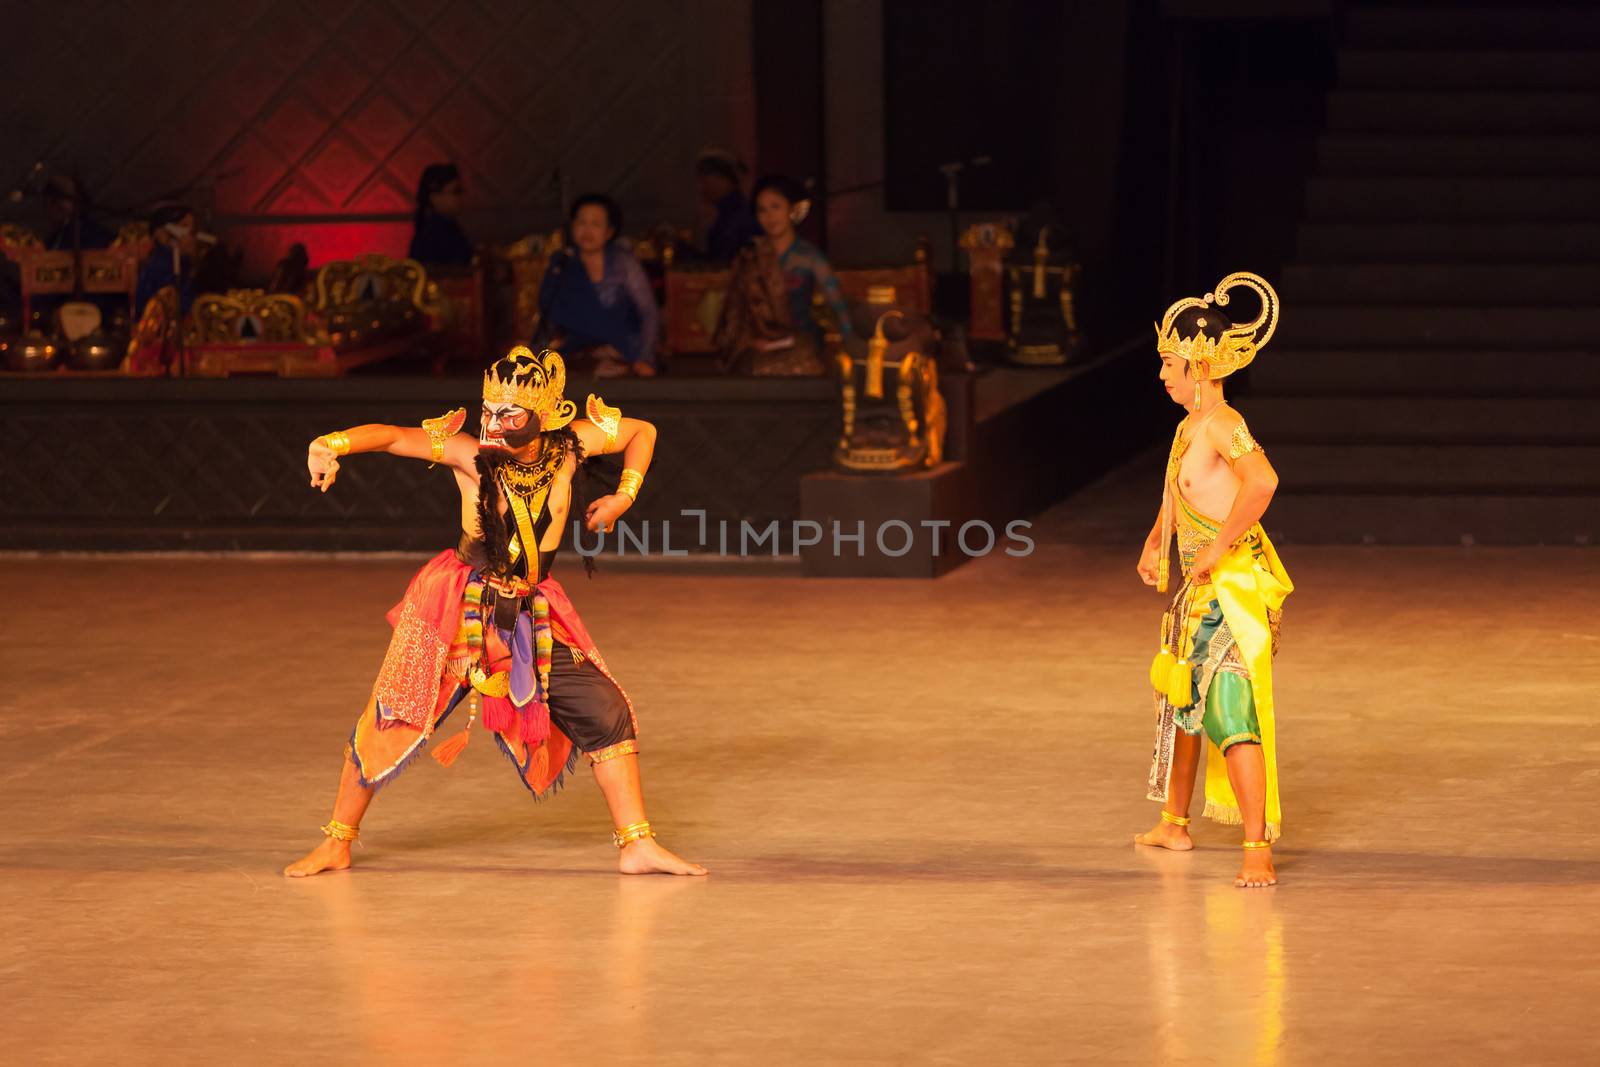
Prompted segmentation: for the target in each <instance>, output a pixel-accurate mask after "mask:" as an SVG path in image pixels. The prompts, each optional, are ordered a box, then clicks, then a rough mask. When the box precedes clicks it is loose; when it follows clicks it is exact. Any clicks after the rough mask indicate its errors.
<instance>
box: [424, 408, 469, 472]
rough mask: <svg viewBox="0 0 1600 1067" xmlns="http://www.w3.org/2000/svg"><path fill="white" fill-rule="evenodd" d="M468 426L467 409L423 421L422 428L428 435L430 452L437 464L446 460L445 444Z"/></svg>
mask: <svg viewBox="0 0 1600 1067" xmlns="http://www.w3.org/2000/svg"><path fill="white" fill-rule="evenodd" d="M466 424H467V409H466V408H456V409H455V410H454V411H447V412H445V413H444V414H443V415H440V416H439V417H438V418H436V419H423V420H422V428H423V430H425V431H426V432H427V434H428V451H429V452H430V453H431V454H432V456H433V461H434V462H435V463H438V462H439V461H440V460H442V459H444V443H445V442H446V441H448V440H450V438H452V437H454V436H455V435H456V434H458V433H460V432H461V427H463V426H465V425H466Z"/></svg>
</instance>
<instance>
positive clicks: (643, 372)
mask: <svg viewBox="0 0 1600 1067" xmlns="http://www.w3.org/2000/svg"><path fill="white" fill-rule="evenodd" d="M633 373H634V374H635V375H637V376H638V377H640V378H654V377H655V376H656V369H655V368H654V367H652V366H651V365H650V364H648V363H635V364H634V365H633Z"/></svg>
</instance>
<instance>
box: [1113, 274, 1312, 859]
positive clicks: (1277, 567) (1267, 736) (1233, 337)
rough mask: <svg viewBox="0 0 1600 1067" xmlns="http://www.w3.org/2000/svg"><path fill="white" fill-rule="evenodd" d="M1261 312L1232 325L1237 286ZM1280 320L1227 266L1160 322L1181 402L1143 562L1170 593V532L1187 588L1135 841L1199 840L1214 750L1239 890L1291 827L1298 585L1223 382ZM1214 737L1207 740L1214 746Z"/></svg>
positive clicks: (1173, 624) (1274, 305)
mask: <svg viewBox="0 0 1600 1067" xmlns="http://www.w3.org/2000/svg"><path fill="white" fill-rule="evenodd" d="M1240 288H1243V289H1249V290H1251V291H1253V292H1254V293H1255V295H1256V296H1257V297H1259V298H1260V302H1261V310H1260V312H1259V313H1258V314H1257V315H1256V316H1255V318H1254V319H1253V320H1252V321H1250V322H1247V323H1243V324H1240V325H1235V324H1234V322H1233V321H1231V320H1230V319H1229V318H1228V316H1227V315H1226V314H1225V313H1224V312H1223V311H1222V308H1224V307H1225V306H1227V305H1228V303H1229V294H1230V292H1231V291H1233V290H1236V289H1240ZM1277 325H1278V294H1277V293H1275V292H1273V290H1272V287H1271V286H1270V285H1268V284H1267V283H1266V281H1265V280H1264V279H1262V278H1260V277H1257V276H1256V275H1254V274H1247V273H1243V272H1241V273H1238V274H1230V275H1228V276H1227V277H1226V278H1224V279H1222V281H1221V282H1219V283H1217V287H1216V290H1215V291H1214V292H1211V293H1207V294H1206V295H1205V296H1204V297H1202V298H1199V299H1196V298H1192V297H1191V298H1187V299H1184V300H1180V301H1178V302H1177V303H1175V304H1173V305H1172V306H1171V307H1170V308H1168V309H1167V313H1166V315H1165V317H1164V318H1163V319H1162V321H1161V324H1160V325H1159V326H1157V327H1156V351H1157V353H1158V354H1159V355H1160V356H1161V381H1162V384H1163V385H1165V386H1166V390H1167V395H1169V396H1170V397H1172V400H1173V403H1175V404H1177V405H1179V406H1180V407H1182V408H1184V409H1185V415H1184V418H1183V421H1182V422H1180V423H1179V424H1178V429H1177V432H1176V433H1174V434H1173V437H1172V451H1171V452H1170V454H1169V455H1168V458H1167V471H1166V480H1165V483H1164V487H1163V491H1162V496H1161V513H1160V515H1159V516H1158V517H1157V519H1156V524H1155V526H1154V528H1152V529H1151V531H1150V536H1149V537H1148V538H1146V539H1145V545H1144V552H1143V554H1142V555H1141V556H1140V557H1139V577H1140V578H1141V579H1143V581H1144V583H1145V584H1146V585H1152V586H1155V587H1156V588H1157V589H1158V590H1159V591H1161V592H1163V593H1164V592H1166V591H1167V584H1168V570H1169V562H1168V552H1169V551H1170V547H1171V544H1172V538H1173V534H1174V532H1175V533H1176V535H1177V538H1178V558H1179V561H1180V563H1181V566H1182V576H1183V582H1182V584H1181V585H1180V586H1179V587H1178V590H1177V593H1176V594H1175V595H1174V596H1173V598H1172V604H1171V607H1170V608H1169V609H1168V611H1167V613H1166V615H1165V616H1163V617H1162V620H1161V637H1160V650H1159V651H1158V652H1157V654H1156V658H1155V662H1154V663H1153V664H1152V665H1151V668H1150V682H1151V685H1152V686H1154V688H1155V693H1156V697H1155V699H1156V709H1157V713H1158V722H1159V732H1158V734H1157V737H1156V750H1155V756H1154V759H1153V761H1152V764H1151V767H1150V791H1149V797H1150V799H1151V800H1159V801H1162V802H1163V806H1162V809H1161V821H1160V822H1158V823H1157V824H1156V827H1155V829H1153V830H1151V831H1149V832H1148V833H1143V834H1139V835H1138V836H1137V837H1135V838H1134V840H1135V841H1136V842H1138V843H1139V844H1141V845H1154V846H1157V847H1160V848H1168V849H1173V850H1175V851H1187V850H1188V849H1192V848H1193V847H1194V842H1193V841H1191V840H1190V838H1189V830H1188V826H1189V801H1190V798H1191V797H1192V796H1193V795H1194V783H1195V775H1196V773H1197V772H1198V770H1199V764H1200V750H1201V748H1202V747H1204V748H1205V749H1206V751H1207V758H1206V803H1205V812H1204V814H1205V815H1206V817H1207V818H1210V819H1214V820H1216V821H1217V822H1221V823H1227V824H1230V825H1235V826H1237V825H1240V824H1242V825H1243V827H1244V836H1245V841H1244V850H1245V851H1244V865H1243V867H1242V868H1241V869H1240V871H1239V876H1238V877H1237V878H1236V879H1235V880H1234V884H1235V885H1237V886H1240V887H1241V888H1254V887H1259V886H1269V885H1276V884H1277V880H1278V876H1277V872H1276V870H1274V868H1273V865H1272V844H1271V843H1272V842H1273V841H1274V840H1276V839H1277V838H1278V836H1279V834H1280V833H1281V827H1282V824H1283V815H1282V808H1281V806H1280V804H1279V801H1278V770H1277V751H1276V732H1275V727H1274V719H1273V706H1272V658H1273V653H1274V652H1275V651H1276V647H1277V641H1278V622H1279V619H1280V618H1281V616H1282V610H1283V601H1284V598H1285V597H1287V596H1288V595H1289V593H1290V592H1292V591H1293V589H1294V586H1293V585H1292V584H1290V582H1289V575H1288V574H1287V573H1286V572H1285V571H1284V569H1283V564H1281V563H1280V562H1279V561H1278V554H1277V553H1276V552H1275V551H1273V548H1272V542H1271V541H1269V540H1267V535H1266V533H1265V532H1264V531H1263V530H1262V529H1261V525H1260V520H1261V516H1262V515H1263V514H1264V513H1265V512H1266V510H1267V505H1268V504H1269V503H1270V502H1271V501H1272V495H1273V493H1274V492H1275V491H1276V490H1277V487H1278V475H1277V473H1276V472H1275V471H1274V470H1273V469H1272V464H1271V463H1269V462H1267V457H1266V454H1265V453H1264V452H1263V451H1262V449H1261V446H1260V445H1258V444H1257V443H1256V441H1255V438H1253V437H1251V436H1250V430H1249V428H1248V427H1246V426H1245V422H1244V418H1243V417H1242V416H1240V414H1239V413H1238V412H1237V411H1235V410H1234V409H1233V408H1232V407H1230V406H1229V405H1228V402H1227V401H1226V400H1225V399H1223V395H1222V382H1223V379H1225V378H1227V376H1228V375H1230V374H1232V373H1233V372H1234V371H1236V370H1238V369H1240V368H1241V367H1244V366H1245V365H1247V364H1248V363H1249V362H1250V361H1251V360H1252V359H1254V358H1255V356H1256V353H1257V352H1259V351H1260V350H1261V349H1262V348H1263V347H1264V346H1265V345H1266V343H1267V342H1268V341H1269V340H1270V339H1271V337H1272V332H1273V330H1274V329H1276V328H1277ZM1207 741H1209V742H1210V744H1209V745H1208V744H1206V742H1207Z"/></svg>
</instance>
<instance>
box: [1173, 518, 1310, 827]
mask: <svg viewBox="0 0 1600 1067" xmlns="http://www.w3.org/2000/svg"><path fill="white" fill-rule="evenodd" d="M1173 492H1174V494H1175V495H1178V494H1177V487H1176V486H1174V487H1173ZM1178 504H1179V507H1178V508H1177V512H1178V525H1179V527H1180V532H1179V544H1180V545H1182V544H1183V543H1184V539H1185V538H1184V533H1185V532H1186V531H1183V530H1182V527H1183V526H1184V525H1185V523H1187V522H1189V521H1191V520H1190V518H1189V516H1188V515H1186V514H1185V513H1186V512H1193V515H1194V517H1195V518H1198V519H1200V520H1201V522H1203V523H1209V524H1211V532H1212V536H1214V531H1216V530H1218V529H1220V528H1221V527H1222V523H1220V522H1217V521H1216V520H1215V519H1211V518H1209V517H1207V516H1205V515H1203V514H1201V513H1200V512H1198V511H1195V510H1194V508H1193V506H1192V505H1190V504H1189V502H1188V501H1187V500H1184V499H1183V498H1182V496H1181V495H1178ZM1202 530H1203V527H1201V526H1199V525H1198V524H1196V526H1195V527H1194V528H1193V529H1191V530H1190V531H1187V532H1188V533H1190V534H1192V535H1199V537H1198V538H1196V540H1200V539H1204V534H1203V533H1202ZM1258 537H1259V542H1258V541H1257V538H1258ZM1190 543H1191V544H1193V543H1195V541H1194V540H1191V542H1190ZM1207 584H1209V585H1210V586H1211V590H1210V591H1209V593H1208V591H1207V590H1206V589H1205V588H1204V586H1202V587H1201V588H1199V589H1197V590H1196V591H1195V600H1196V601H1197V602H1198V603H1201V604H1207V603H1209V602H1210V600H1211V597H1212V596H1215V597H1216V600H1217V604H1218V605H1219V606H1220V607H1221V608H1222V617H1223V618H1224V619H1225V620H1227V623H1228V628H1229V629H1230V630H1232V631H1233V639H1234V641H1235V643H1236V644H1237V645H1238V648H1239V658H1240V659H1241V660H1243V661H1244V665H1245V667H1246V669H1248V670H1249V672H1250V691H1251V695H1252V696H1254V697H1255V703H1256V721H1257V723H1258V724H1259V725H1260V727H1261V751H1262V755H1263V756H1264V757H1265V758H1266V763H1267V838H1268V840H1273V839H1275V838H1277V837H1278V836H1279V834H1280V833H1282V825H1283V808H1282V806H1281V804H1280V803H1279V800H1278V754H1277V730H1276V728H1275V725H1274V720H1273V704H1272V630H1271V627H1270V624H1269V623H1268V620H1267V612H1268V611H1271V612H1273V613H1274V614H1276V613H1277V612H1279V611H1281V610H1282V608H1283V602H1284V600H1285V599H1286V598H1287V597H1288V595H1289V594H1290V593H1292V592H1294V584H1293V583H1292V582H1291V581H1290V580H1289V573H1288V572H1287V571H1286V570H1284V569H1283V563H1282V562H1281V561H1280V560H1279V559H1278V553H1277V550H1276V549H1274V548H1273V547H1272V542H1271V541H1270V540H1268V539H1267V535H1266V532H1265V531H1263V530H1262V529H1261V527H1260V526H1259V525H1258V526H1255V527H1252V528H1251V530H1250V532H1249V533H1248V534H1246V535H1245V536H1244V537H1242V538H1240V539H1239V541H1238V543H1236V544H1235V545H1234V546H1233V547H1232V548H1231V549H1229V550H1228V552H1227V554H1226V555H1224V556H1223V557H1222V561H1221V562H1220V563H1218V564H1217V566H1216V567H1215V568H1214V569H1213V570H1212V572H1211V581H1210V582H1209V583H1207ZM1201 700H1202V702H1203V701H1204V700H1205V694H1203V693H1202V694H1201ZM1205 816H1206V818H1208V819H1215V820H1216V821H1218V822H1223V823H1229V824H1232V825H1238V824H1240V823H1242V822H1243V821H1244V819H1243V816H1242V815H1241V814H1240V812H1239V801H1238V799H1237V798H1236V797H1235V796H1234V795H1233V787H1232V786H1230V785H1229V784H1228V764H1227V760H1226V759H1224V758H1223V755H1222V752H1221V750H1219V749H1218V748H1217V747H1216V746H1215V745H1213V744H1211V743H1210V742H1209V741H1208V742H1207V744H1206V807H1205Z"/></svg>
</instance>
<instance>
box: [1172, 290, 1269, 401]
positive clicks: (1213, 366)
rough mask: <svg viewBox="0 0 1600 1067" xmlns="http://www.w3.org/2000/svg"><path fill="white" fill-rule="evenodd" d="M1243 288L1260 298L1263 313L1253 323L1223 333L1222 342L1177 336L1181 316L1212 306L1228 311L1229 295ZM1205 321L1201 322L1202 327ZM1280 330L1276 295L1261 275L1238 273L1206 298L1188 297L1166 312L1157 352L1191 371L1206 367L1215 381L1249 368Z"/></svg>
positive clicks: (1199, 333)
mask: <svg viewBox="0 0 1600 1067" xmlns="http://www.w3.org/2000/svg"><path fill="white" fill-rule="evenodd" d="M1241 287H1242V288H1245V289H1250V290H1253V291H1254V292H1255V294H1256V295H1257V296H1259V297H1260V298H1261V313H1260V314H1259V315H1257V316H1256V318H1255V321H1254V322H1247V323H1245V324H1243V325H1240V326H1233V327H1231V328H1229V329H1227V330H1224V331H1223V332H1222V338H1221V339H1220V340H1218V339H1215V338H1211V337H1207V336H1206V335H1205V334H1204V333H1201V332H1198V331H1197V332H1196V333H1195V335H1194V336H1193V337H1180V336H1178V326H1177V320H1178V316H1179V315H1181V314H1183V313H1184V312H1185V311H1188V310H1189V309H1191V308H1196V309H1203V308H1208V307H1211V306H1212V305H1213V304H1215V305H1216V306H1217V307H1226V306H1227V304H1228V291H1229V290H1230V289H1238V288H1241ZM1204 321H1205V320H1204V319H1201V324H1202V325H1203V324H1204ZM1277 328H1278V294H1277V292H1276V291H1274V290H1273V288H1272V286H1270V285H1268V284H1267V280H1266V279H1265V278H1263V277H1261V276H1260V275H1259V274H1251V273H1250V272H1249V271H1238V272H1237V273H1234V274H1230V275H1228V276H1227V277H1226V278H1224V279H1222V280H1221V281H1220V282H1218V283H1217V287H1216V289H1215V290H1213V291H1212V292H1209V293H1207V294H1206V295H1205V296H1204V297H1202V298H1200V299H1195V298H1194V297H1192V296H1191V297H1185V298H1184V299H1182V300H1179V301H1178V302H1177V303H1175V304H1173V305H1172V306H1171V307H1169V308H1167V313H1166V315H1164V316H1163V317H1162V319H1161V323H1160V325H1158V326H1157V327H1156V351H1157V352H1158V353H1160V354H1161V355H1163V356H1176V357H1178V358H1179V359H1181V360H1183V361H1184V362H1186V363H1188V364H1189V365H1190V366H1191V367H1193V366H1194V365H1195V364H1196V363H1201V362H1203V363H1205V365H1206V368H1207V374H1206V377H1207V378H1209V379H1211V380H1212V381H1215V380H1217V379H1218V378H1226V377H1227V376H1228V375H1230V374H1232V373H1233V372H1234V371H1236V370H1239V369H1240V368H1242V367H1245V366H1248V365H1249V363H1250V361H1251V360H1253V359H1255V358H1256V353H1257V352H1259V351H1261V350H1262V349H1263V348H1265V347H1266V346H1267V342H1268V341H1270V340H1272V333H1273V331H1274V330H1276V329H1277ZM1191 373H1192V372H1191ZM1197 377H1198V375H1197Z"/></svg>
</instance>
